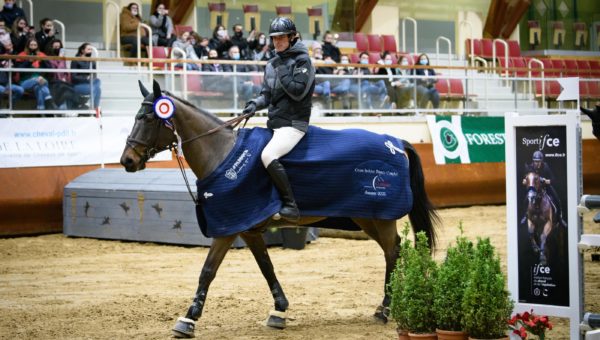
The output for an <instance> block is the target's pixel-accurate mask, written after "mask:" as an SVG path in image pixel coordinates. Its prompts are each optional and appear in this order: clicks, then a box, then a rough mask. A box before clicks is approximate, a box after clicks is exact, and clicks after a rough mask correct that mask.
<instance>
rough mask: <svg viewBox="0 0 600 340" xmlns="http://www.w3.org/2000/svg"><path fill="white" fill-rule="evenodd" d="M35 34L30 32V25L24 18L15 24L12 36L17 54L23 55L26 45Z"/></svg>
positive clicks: (18, 19)
mask: <svg viewBox="0 0 600 340" xmlns="http://www.w3.org/2000/svg"><path fill="white" fill-rule="evenodd" d="M33 35H34V32H31V31H30V30H29V24H27V20H26V19H25V18H24V17H19V18H17V19H15V22H13V27H12V32H11V34H10V37H11V40H12V43H13V48H14V51H15V53H21V52H23V50H24V49H25V44H26V43H27V40H29V38H32V37H33Z"/></svg>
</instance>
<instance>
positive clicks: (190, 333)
mask: <svg viewBox="0 0 600 340" xmlns="http://www.w3.org/2000/svg"><path fill="white" fill-rule="evenodd" d="M195 325H196V322H194V320H191V319H187V318H183V317H179V318H177V323H176V324H175V327H173V330H172V332H173V336H174V337H176V338H193V337H194V336H195V335H194V328H195Z"/></svg>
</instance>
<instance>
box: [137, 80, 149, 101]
mask: <svg viewBox="0 0 600 340" xmlns="http://www.w3.org/2000/svg"><path fill="white" fill-rule="evenodd" d="M138 84H139V85H140V92H142V97H144V98H146V97H148V95H149V94H150V92H149V91H148V90H147V89H146V87H145V86H144V84H142V81H141V80H138Z"/></svg>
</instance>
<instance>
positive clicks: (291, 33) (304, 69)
mask: <svg viewBox="0 0 600 340" xmlns="http://www.w3.org/2000/svg"><path fill="white" fill-rule="evenodd" d="M269 36H270V37H271V39H272V43H273V46H274V47H275V51H276V52H277V55H276V56H275V57H273V58H272V59H271V60H269V62H268V64H267V66H266V68H265V72H264V74H265V75H264V81H263V86H262V90H261V92H260V96H258V97H257V98H254V99H252V100H250V101H249V102H248V103H247V104H246V107H245V108H244V111H243V113H244V114H247V115H250V116H251V115H253V114H254V113H255V112H256V110H260V109H264V108H267V107H268V112H269V113H268V116H269V118H268V120H267V127H268V128H269V129H272V130H273V137H271V140H270V141H269V143H267V145H266V146H265V148H264V149H263V151H262V153H261V161H262V163H263V165H264V166H265V168H266V169H267V173H268V174H269V176H270V177H271V180H272V181H273V184H274V185H275V187H276V188H277V191H278V192H279V194H280V196H281V201H282V207H281V209H280V211H279V214H280V215H281V217H283V218H284V219H286V220H288V221H291V222H297V221H298V219H299V218H300V211H299V210H298V205H297V204H296V200H295V199H294V194H293V192H292V187H291V185H290V182H289V180H288V177H287V173H286V171H285V168H284V167H283V165H282V164H281V163H280V162H279V158H280V157H283V156H285V155H286V154H288V153H289V152H290V151H292V150H293V149H294V147H295V146H296V144H298V143H299V142H300V140H302V138H303V137H304V135H305V134H306V132H307V131H308V122H309V120H310V113H311V108H312V95H313V91H314V89H315V69H314V67H313V65H312V63H311V60H310V57H309V56H308V49H307V48H306V46H305V45H304V44H303V43H302V41H301V40H300V36H299V34H298V32H297V30H296V25H295V24H294V22H293V21H292V20H290V19H289V18H284V17H278V18H276V19H275V20H273V22H272V23H271V27H270V29H269Z"/></svg>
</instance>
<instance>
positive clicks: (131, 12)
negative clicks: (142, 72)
mask: <svg viewBox="0 0 600 340" xmlns="http://www.w3.org/2000/svg"><path fill="white" fill-rule="evenodd" d="M120 20H121V32H120V33H121V44H123V45H131V50H130V52H129V56H130V57H131V58H136V57H138V55H137V49H138V45H137V30H138V25H139V24H140V23H141V22H142V17H141V16H140V12H139V7H138V5H137V4H136V3H135V2H132V3H130V4H129V5H127V6H126V7H123V10H122V11H121V16H120ZM140 35H141V42H142V45H145V46H147V45H148V37H147V33H146V30H144V29H143V30H141V32H140Z"/></svg>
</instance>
